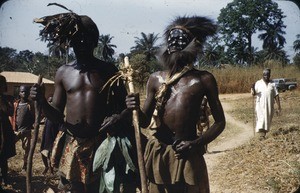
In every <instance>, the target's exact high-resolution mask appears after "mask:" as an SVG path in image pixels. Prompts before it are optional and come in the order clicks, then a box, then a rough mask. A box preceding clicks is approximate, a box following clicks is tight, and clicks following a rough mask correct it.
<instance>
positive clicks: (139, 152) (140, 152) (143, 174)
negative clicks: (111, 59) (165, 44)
mask: <svg viewBox="0 0 300 193" xmlns="http://www.w3.org/2000/svg"><path fill="white" fill-rule="evenodd" d="M124 66H125V68H127V70H128V71H129V73H128V76H127V81H128V87H129V92H130V93H134V86H133V81H132V76H131V75H130V73H131V72H132V68H131V66H130V65H129V60H128V57H127V56H126V57H125V58H124ZM132 123H133V126H134V131H135V141H136V149H137V156H138V165H139V171H140V177H141V188H142V193H148V188H147V177H146V170H145V162H144V157H143V150H142V143H141V130H140V126H139V114H138V111H137V110H133V111H132Z"/></svg>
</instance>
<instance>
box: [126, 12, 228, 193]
mask: <svg viewBox="0 0 300 193" xmlns="http://www.w3.org/2000/svg"><path fill="white" fill-rule="evenodd" d="M215 30H216V26H215V25H214V24H213V23H212V22H211V21H210V20H209V19H207V18H203V17H197V16H195V17H178V18H177V19H175V20H174V21H173V23H171V25H169V26H168V27H167V29H166V31H165V41H166V44H167V46H166V48H164V49H163V50H162V55H161V57H160V61H161V62H162V64H163V65H164V67H166V70H165V71H159V72H155V73H153V74H152V75H151V76H150V77H149V80H148V83H147V88H146V89H147V90H146V93H147V96H146V100H145V103H144V106H143V108H142V109H140V107H139V99H138V95H137V94H129V95H128V96H127V97H126V104H127V107H128V108H130V109H137V110H138V111H139V115H140V124H141V127H144V128H146V127H147V126H148V125H149V123H150V120H151V117H152V115H153V113H154V111H156V112H157V114H158V117H159V120H158V125H159V126H158V128H157V129H156V133H155V134H154V136H153V137H152V138H151V139H149V141H148V143H147V146H146V150H145V155H144V156H145V164H146V173H147V176H148V179H149V181H150V183H149V184H150V185H149V189H150V192H151V193H163V192H178V193H183V192H185V193H187V192H188V193H208V192H209V182H208V175H207V168H206V164H205V160H204V158H203V153H204V146H205V145H206V144H208V143H209V142H211V141H212V140H214V139H215V138H216V137H217V136H218V135H219V134H220V133H221V132H222V131H223V129H224V127H225V117H224V112H223V109H222V105H221V103H220V100H219V96H218V87H217V83H216V80H215V78H214V76H213V75H212V74H211V73H209V72H207V71H200V70H196V69H194V68H193V65H192V64H193V63H194V62H195V61H196V58H197V53H199V52H200V51H201V45H203V43H204V41H205V39H206V37H207V36H210V35H213V34H214V33H215ZM204 96H206V98H207V100H208V103H209V106H210V108H211V113H212V116H213V118H214V121H215V122H214V123H213V124H212V125H211V127H210V128H209V129H208V130H207V132H205V133H204V134H203V135H201V136H197V129H196V125H197V122H198V120H199V117H200V106H201V101H202V99H203V97H204Z"/></svg>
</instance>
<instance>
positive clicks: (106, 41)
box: [97, 34, 117, 61]
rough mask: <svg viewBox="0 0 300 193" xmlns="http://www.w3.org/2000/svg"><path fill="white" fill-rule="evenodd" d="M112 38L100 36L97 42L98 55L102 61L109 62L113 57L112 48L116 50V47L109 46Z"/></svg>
mask: <svg viewBox="0 0 300 193" xmlns="http://www.w3.org/2000/svg"><path fill="white" fill-rule="evenodd" d="M113 38H114V36H110V35H109V34H108V35H100V37H99V40H98V47H99V49H98V51H97V52H98V53H99V54H100V58H101V59H103V60H104V61H111V59H112V58H113V55H114V54H115V50H114V48H117V46H116V45H114V44H111V40H112V39H113Z"/></svg>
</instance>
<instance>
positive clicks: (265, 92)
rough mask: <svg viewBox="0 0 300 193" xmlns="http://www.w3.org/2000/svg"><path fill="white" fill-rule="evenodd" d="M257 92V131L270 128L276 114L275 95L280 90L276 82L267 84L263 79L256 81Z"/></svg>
mask: <svg viewBox="0 0 300 193" xmlns="http://www.w3.org/2000/svg"><path fill="white" fill-rule="evenodd" d="M255 93H256V106H255V110H256V127H255V131H256V132H258V131H259V130H260V129H264V130H266V131H269V130H270V126H271V121H272V118H273V115H274V103H275V96H277V95H278V91H277V89H276V87H275V84H274V83H268V84H266V83H265V82H264V81H263V79H261V80H258V81H257V82H256V83H255Z"/></svg>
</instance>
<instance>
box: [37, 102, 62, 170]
mask: <svg viewBox="0 0 300 193" xmlns="http://www.w3.org/2000/svg"><path fill="white" fill-rule="evenodd" d="M51 102H52V97H49V98H48V103H49V104H51ZM60 126H61V125H60V124H58V123H52V122H51V121H50V120H49V119H47V117H46V118H45V123H44V130H43V134H42V141H41V149H40V151H41V155H42V160H43V163H44V166H45V169H44V171H43V174H46V173H47V172H48V170H49V169H50V173H51V174H53V167H52V166H51V163H50V156H51V153H52V148H53V142H54V140H55V138H56V135H57V133H58V130H59V128H60Z"/></svg>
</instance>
